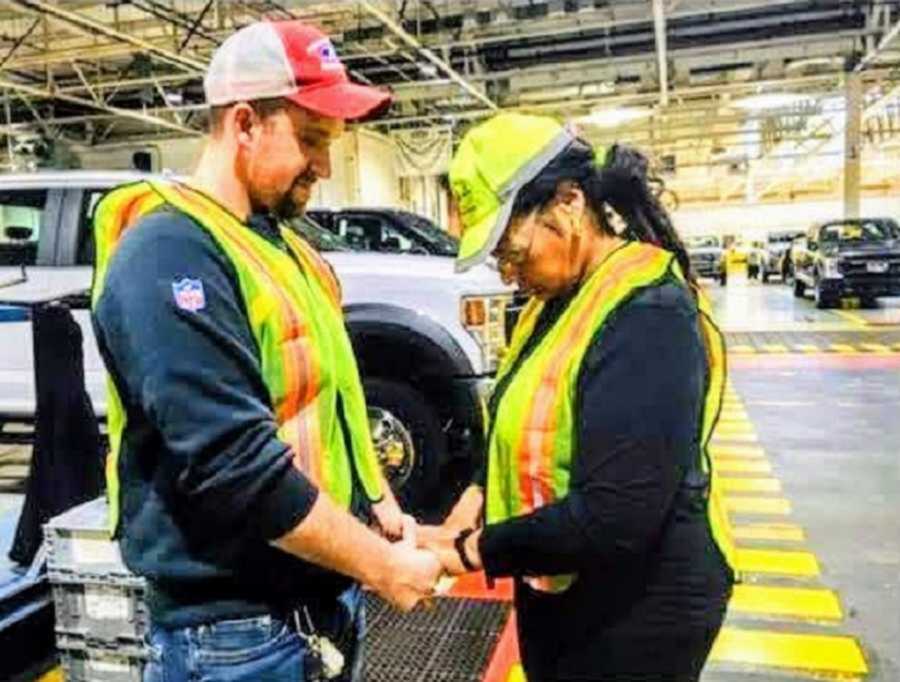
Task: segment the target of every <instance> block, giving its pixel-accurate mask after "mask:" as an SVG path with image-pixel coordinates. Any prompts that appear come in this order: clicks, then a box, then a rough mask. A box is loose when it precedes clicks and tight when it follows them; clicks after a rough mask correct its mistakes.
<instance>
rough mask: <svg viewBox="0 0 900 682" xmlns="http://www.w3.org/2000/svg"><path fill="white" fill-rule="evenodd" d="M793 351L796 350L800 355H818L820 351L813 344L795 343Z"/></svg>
mask: <svg viewBox="0 0 900 682" xmlns="http://www.w3.org/2000/svg"><path fill="white" fill-rule="evenodd" d="M794 350H798V351H800V352H801V353H818V352H819V351H820V350H821V349H820V348H819V347H818V346H817V345H816V344H814V343H796V344H794Z"/></svg>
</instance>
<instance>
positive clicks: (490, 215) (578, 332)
mask: <svg viewBox="0 0 900 682" xmlns="http://www.w3.org/2000/svg"><path fill="white" fill-rule="evenodd" d="M450 182H451V187H452V192H453V196H454V200H455V206H454V214H455V216H454V219H455V220H458V221H459V223H460V227H461V232H462V241H461V248H460V258H459V263H458V265H459V268H460V269H465V268H467V267H470V266H471V265H473V264H476V263H479V262H481V261H483V260H484V259H485V258H486V257H487V256H488V255H493V256H495V257H496V259H497V261H498V264H499V267H500V270H501V274H502V276H503V278H504V280H505V281H506V282H515V283H516V284H518V287H519V289H520V290H522V291H524V292H527V293H528V294H530V295H531V297H532V299H531V301H530V303H529V304H528V306H527V307H526V309H525V310H524V311H523V313H522V315H521V317H520V319H519V322H518V324H517V326H516V330H515V332H514V335H513V339H512V342H511V345H510V348H509V350H508V352H507V354H506V356H505V358H504V362H503V366H502V367H501V369H500V371H499V373H498V382H497V386H496V389H495V392H494V395H493V396H492V399H491V402H490V415H491V427H490V431H489V436H488V454H487V457H486V460H487V461H486V467H485V471H483V472H482V473H481V475H480V476H479V477H476V483H475V484H473V485H472V486H471V487H469V488H468V489H467V490H466V492H465V493H464V494H463V496H462V498H461V499H460V501H459V502H458V503H457V505H456V507H455V508H454V510H453V511H452V513H451V514H450V516H449V517H448V518H447V520H446V521H445V523H444V524H443V526H441V527H439V528H431V529H428V528H425V529H421V530H420V533H419V536H420V543H421V544H422V545H423V546H426V547H429V548H430V549H432V550H433V551H435V552H437V553H438V555H439V556H440V557H441V559H442V562H443V563H444V565H445V569H446V570H447V571H448V572H450V573H454V574H458V573H462V572H464V571H467V570H478V569H482V568H483V569H484V570H485V571H486V573H487V575H488V577H489V578H496V577H501V576H514V577H515V585H516V593H515V604H516V610H517V615H518V627H519V642H520V647H521V657H522V662H523V665H524V668H525V672H526V674H527V677H528V680H529V682H543V681H545V680H679V681H680V680H696V679H697V678H698V677H699V674H700V671H701V669H702V667H703V664H704V662H705V660H706V658H707V656H708V654H709V651H710V647H711V646H712V643H713V641H714V639H715V636H716V634H717V633H718V631H719V628H720V627H721V624H722V620H723V618H724V614H725V609H726V605H727V602H728V598H729V597H730V594H731V585H732V582H733V574H732V571H731V569H730V568H729V564H728V561H727V559H726V555H730V554H731V551H732V550H731V545H730V542H729V540H728V538H727V532H726V526H725V524H722V523H719V520H720V519H721V516H719V515H718V507H717V504H716V503H715V502H716V498H715V496H711V494H710V485H709V481H710V475H711V471H710V467H709V459H708V457H707V455H706V449H705V446H706V442H707V440H708V438H709V435H710V433H711V431H712V427H713V425H714V423H715V420H716V418H717V416H718V411H719V407H720V404H721V394H722V387H723V385H724V378H725V377H724V355H723V350H724V347H723V345H722V340H721V335H720V334H719V333H718V332H717V331H716V330H715V328H714V327H713V325H712V324H711V323H710V321H709V318H708V309H707V307H706V304H705V302H704V301H703V299H702V296H701V295H700V293H699V290H698V289H697V287H696V285H695V283H694V281H693V279H692V277H691V273H690V262H689V260H688V257H687V254H686V252H685V250H684V247H683V246H682V244H681V241H680V240H679V238H678V236H677V234H676V232H675V230H674V229H673V227H672V224H671V222H670V220H669V218H668V217H667V215H666V213H665V211H664V210H663V209H662V208H661V206H660V205H659V202H658V201H657V200H656V196H655V194H654V192H653V191H652V190H651V189H650V187H649V185H648V178H647V163H646V160H645V159H644V157H642V156H641V155H640V154H638V153H637V152H635V151H633V150H629V149H627V148H622V147H613V148H612V149H610V150H608V152H607V153H606V154H605V156H604V158H602V159H597V158H595V154H594V150H593V149H592V148H591V147H590V145H588V144H587V143H585V142H584V141H582V140H580V139H578V138H577V137H575V136H574V134H573V133H572V132H571V131H570V130H568V129H566V128H564V127H562V126H560V125H559V124H557V123H555V122H554V121H552V120H550V119H546V118H539V117H533V116H523V115H518V114H501V115H499V116H497V117H495V118H493V119H491V120H490V121H488V122H486V123H484V124H482V125H480V126H478V127H477V128H475V129H473V130H472V131H470V132H469V134H468V135H466V137H465V138H464V139H463V140H462V142H461V144H460V148H459V150H458V152H457V155H456V156H455V158H454V160H453V164H452V167H451V173H450ZM610 208H611V209H613V210H614V211H615V213H616V214H617V215H618V216H619V217H621V219H622V222H623V223H624V230H623V231H622V232H621V233H620V232H617V230H616V229H614V228H613V227H612V226H611V220H610V215H611V212H610V210H609V209H610Z"/></svg>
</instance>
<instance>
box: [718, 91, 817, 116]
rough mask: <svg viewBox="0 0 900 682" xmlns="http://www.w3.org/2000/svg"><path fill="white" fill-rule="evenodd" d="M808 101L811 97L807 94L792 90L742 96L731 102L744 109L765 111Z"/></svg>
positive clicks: (785, 107)
mask: <svg viewBox="0 0 900 682" xmlns="http://www.w3.org/2000/svg"><path fill="white" fill-rule="evenodd" d="M810 101H812V98H811V97H809V96H808V95H799V94H797V93H793V92H766V93H760V94H758V95H750V96H749V97H743V98H741V99H739V100H735V101H734V102H733V103H732V104H733V105H734V106H735V107H737V108H738V109H744V110H745V111H765V110H767V109H787V108H790V107H793V106H797V105H798V104H805V103H806V102H810Z"/></svg>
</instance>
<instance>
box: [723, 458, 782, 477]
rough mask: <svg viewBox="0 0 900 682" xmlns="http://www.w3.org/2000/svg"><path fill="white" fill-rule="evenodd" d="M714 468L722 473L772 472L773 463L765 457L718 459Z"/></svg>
mask: <svg viewBox="0 0 900 682" xmlns="http://www.w3.org/2000/svg"><path fill="white" fill-rule="evenodd" d="M713 469H715V470H716V471H718V472H719V473H720V474H771V473H772V465H771V464H769V463H768V462H767V461H766V460H764V459H725V458H721V459H716V461H715V463H714V464H713Z"/></svg>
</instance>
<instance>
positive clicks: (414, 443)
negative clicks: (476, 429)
mask: <svg viewBox="0 0 900 682" xmlns="http://www.w3.org/2000/svg"><path fill="white" fill-rule="evenodd" d="M363 388H364V390H365V394H366V403H367V404H368V407H369V423H370V425H371V427H372V440H373V441H374V443H375V451H376V454H378V456H379V462H380V463H381V464H382V468H383V470H384V471H385V476H386V477H387V478H388V481H389V482H390V483H391V488H392V489H393V490H394V494H395V495H396V496H397V501H398V502H399V503H400V506H401V507H402V508H403V509H404V511H414V512H417V511H423V510H427V508H428V502H429V500H431V501H436V496H435V495H434V492H435V489H436V487H437V484H438V475H439V473H440V466H441V462H444V461H445V460H446V454H447V437H446V434H445V433H444V431H443V430H442V429H441V424H440V421H439V420H438V416H437V413H436V412H435V410H434V409H433V408H432V407H431V405H430V404H429V402H428V400H427V398H426V397H425V396H424V395H423V394H422V393H421V392H419V391H418V390H417V389H416V388H414V387H413V386H410V385H409V384H406V383H402V382H399V381H393V380H390V379H380V378H370V379H366V380H364V382H363ZM401 450H402V451H401ZM401 458H402V459H401Z"/></svg>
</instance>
